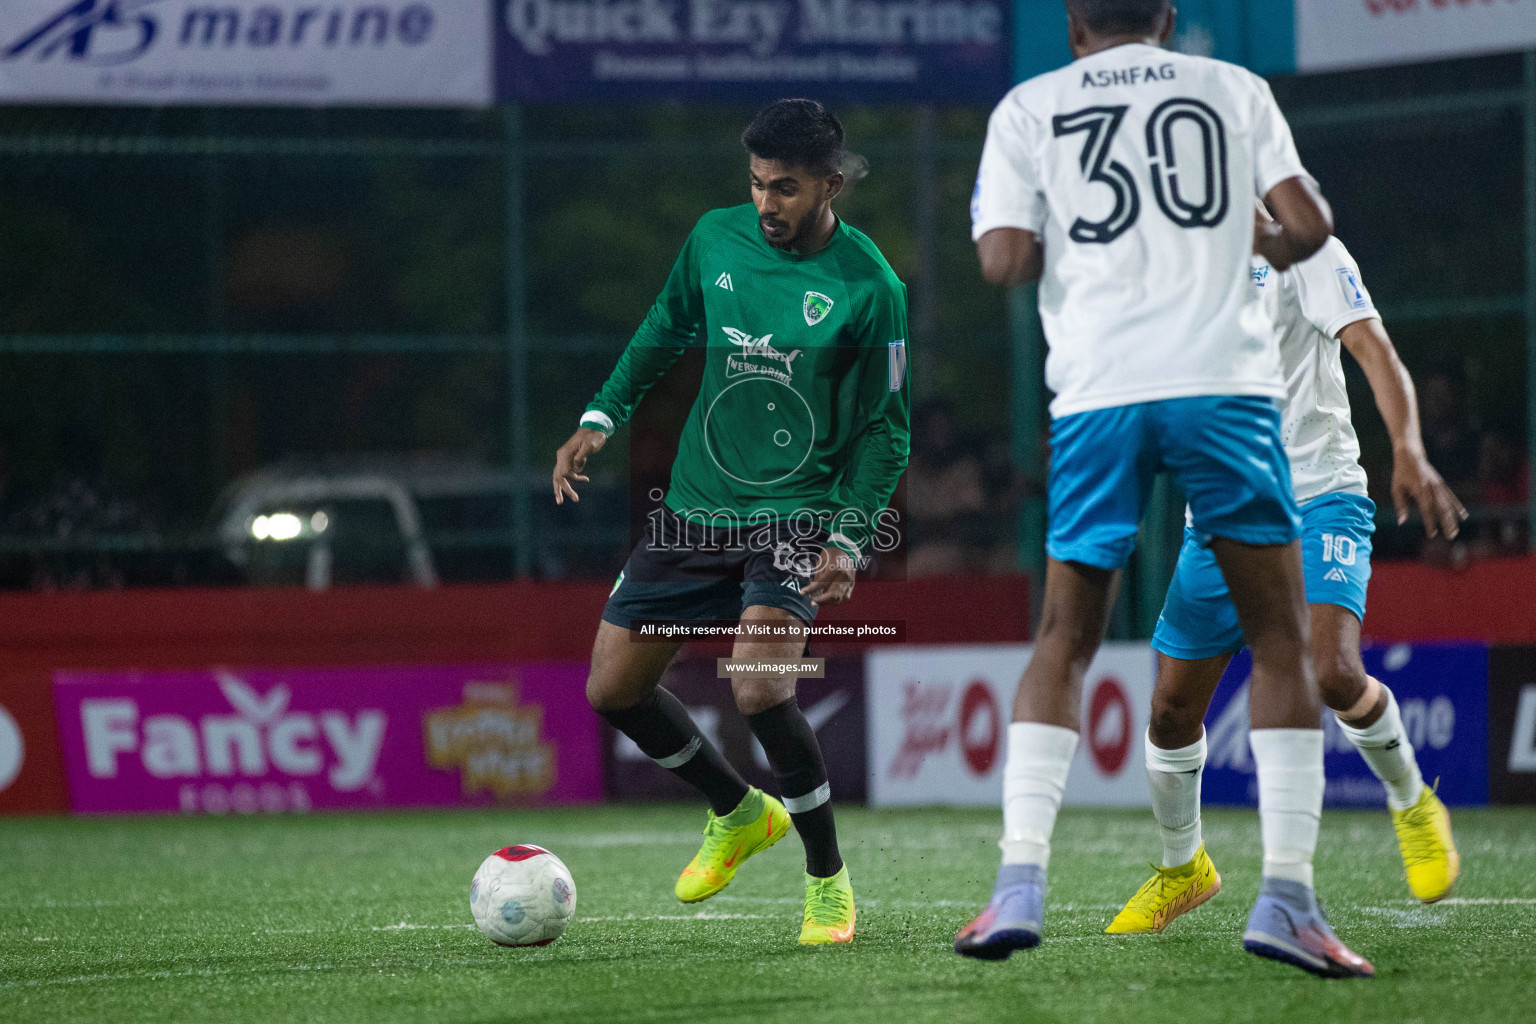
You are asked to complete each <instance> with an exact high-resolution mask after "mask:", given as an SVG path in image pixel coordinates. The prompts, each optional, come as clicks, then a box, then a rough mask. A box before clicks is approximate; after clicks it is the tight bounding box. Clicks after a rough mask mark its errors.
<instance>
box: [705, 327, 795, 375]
mask: <svg viewBox="0 0 1536 1024" xmlns="http://www.w3.org/2000/svg"><path fill="white" fill-rule="evenodd" d="M721 330H723V331H725V335H726V337H728V338H730V339H731V344H733V345H740V346H741V352H740V354H739V355H738V354H736V353H731V354H728V355H727V356H726V357H725V375H726V377H727V378H730V377H745V376H749V375H755V376H759V377H771V378H773V379H774V380H776V381H778V382H779V383H780V384H788V383H790V382H791V381H793V380H794V376H795V359H796V358H797V357H798V356H799V355H800V352H801V350H800V349H798V348H797V349H795V350H793V351H791V352H784V351H781V350H779V349H776V348H774V347H773V344H772V342H773V335H771V334H765V335H763V336H762V337H761V338H754V337H753V336H752V335H751V334H749V333H748V332H746V331H741V330H737V329H736V328H734V327H722V328H721ZM758 360H762V362H759V361H758Z"/></svg>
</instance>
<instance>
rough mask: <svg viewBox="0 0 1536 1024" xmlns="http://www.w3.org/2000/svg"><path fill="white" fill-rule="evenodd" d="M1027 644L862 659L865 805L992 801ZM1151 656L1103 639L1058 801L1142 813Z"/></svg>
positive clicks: (910, 650) (1141, 647)
mask: <svg viewBox="0 0 1536 1024" xmlns="http://www.w3.org/2000/svg"><path fill="white" fill-rule="evenodd" d="M1029 653H1030V646H1029V645H1028V644H1004V645H978V646H963V647H961V646H957V647H894V648H881V649H875V650H872V651H870V652H869V653H868V654H867V655H866V656H865V657H866V661H865V682H866V686H865V704H866V709H867V710H866V715H867V718H868V722H869V726H868V728H869V744H868V746H869V800H870V803H871V804H874V805H877V806H887V807H891V806H913V805H928V804H935V805H937V804H947V805H955V806H977V807H993V806H999V805H1001V803H1002V794H1003V762H1004V759H1005V757H1006V755H1007V746H1008V722H1009V719H1010V718H1011V712H1012V708H1013V697H1014V692H1015V690H1016V689H1017V687H1018V681H1019V676H1020V675H1021V674H1022V673H1023V671H1024V666H1025V664H1026V663H1027V662H1028V661H1029ZM1153 664H1154V663H1153V658H1152V650H1151V648H1150V647H1148V646H1147V644H1145V643H1111V644H1105V645H1104V646H1103V647H1102V648H1100V650H1099V654H1098V657H1096V658H1095V659H1094V661H1093V664H1092V665H1091V666H1090V667H1089V670H1088V675H1087V676H1086V678H1085V679H1084V681H1083V705H1082V715H1081V738H1080V739H1079V741H1078V746H1077V755H1076V757H1075V758H1074V760H1073V762H1072V770H1071V774H1070V775H1069V776H1068V777H1067V788H1066V793H1065V795H1064V802H1065V803H1067V804H1077V805H1086V806H1100V807H1145V806H1148V803H1149V801H1148V796H1147V779H1146V770H1145V753H1144V744H1145V737H1146V731H1147V715H1148V708H1149V706H1150V704H1151V699H1152V681H1153Z"/></svg>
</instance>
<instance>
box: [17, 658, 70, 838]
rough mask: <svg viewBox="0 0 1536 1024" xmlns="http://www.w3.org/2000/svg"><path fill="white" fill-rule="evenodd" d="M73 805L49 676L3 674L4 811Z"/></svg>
mask: <svg viewBox="0 0 1536 1024" xmlns="http://www.w3.org/2000/svg"><path fill="white" fill-rule="evenodd" d="M68 809H69V802H68V797H67V796H66V795H65V790H64V770H63V767H62V764H61V758H60V754H59V738H58V730H57V729H56V728H55V727H54V723H53V700H52V694H51V693H50V692H49V689H48V685H47V682H46V680H39V679H34V678H31V677H27V676H25V675H17V676H10V675H0V814H47V813H54V812H59V811H65V810H68Z"/></svg>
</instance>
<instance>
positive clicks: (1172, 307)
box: [971, 43, 1306, 416]
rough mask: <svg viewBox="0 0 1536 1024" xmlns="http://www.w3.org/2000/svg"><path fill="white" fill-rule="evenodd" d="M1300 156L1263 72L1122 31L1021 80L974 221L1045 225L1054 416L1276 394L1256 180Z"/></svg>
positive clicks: (1262, 189) (1297, 167) (1301, 171)
mask: <svg viewBox="0 0 1536 1024" xmlns="http://www.w3.org/2000/svg"><path fill="white" fill-rule="evenodd" d="M1305 174H1306V169H1305V168H1304V167H1303V166H1302V164H1301V158H1300V157H1299V156H1297V154H1296V144H1295V143H1294V142H1293V141H1292V139H1291V130H1290V127H1289V126H1288V125H1287V124H1286V122H1285V117H1284V115H1282V114H1281V113H1280V108H1279V107H1278V106H1277V105H1276V104H1275V99H1274V96H1273V95H1272V94H1271V93H1270V90H1269V85H1268V84H1267V83H1266V82H1265V81H1264V80H1263V79H1262V78H1260V77H1258V76H1257V75H1255V74H1253V73H1252V72H1249V71H1246V70H1244V69H1243V68H1240V67H1238V66H1236V65H1235V64H1227V63H1224V62H1222V61H1216V60H1211V59H1209V58H1206V57H1192V56H1189V55H1186V54H1180V53H1173V52H1170V51H1167V50H1162V49H1159V48H1158V47H1155V46H1147V45H1144V44H1139V43H1138V44H1131V45H1126V46H1116V47H1113V48H1111V49H1108V50H1104V51H1102V52H1100V53H1096V54H1094V55H1092V56H1089V57H1084V58H1083V59H1082V60H1078V61H1074V62H1073V63H1071V64H1069V65H1067V66H1066V67H1064V68H1061V69H1060V70H1057V71H1052V72H1050V73H1048V74H1044V75H1040V76H1038V77H1036V78H1032V79H1030V80H1029V81H1027V82H1025V83H1023V84H1022V85H1019V86H1017V87H1015V88H1014V89H1013V90H1012V91H1011V92H1009V93H1008V95H1007V96H1005V97H1004V98H1003V101H1002V102H1001V103H999V104H998V106H997V109H996V110H994V111H993V112H992V118H991V121H990V122H989V123H988V126H987V141H986V145H985V147H984V148H983V150H982V156H981V170H980V173H979V174H978V175H977V180H976V192H975V196H974V198H973V199H972V203H971V225H972V237H973V238H976V239H979V238H981V236H982V235H984V234H986V233H987V232H988V231H992V230H994V229H996V228H1023V229H1025V230H1028V231H1033V232H1034V233H1035V234H1036V235H1037V236H1038V237H1039V238H1040V240H1041V241H1042V242H1043V243H1044V246H1045V272H1044V276H1043V277H1042V278H1041V281H1040V298H1039V302H1040V316H1041V319H1042V321H1043V322H1044V326H1045V336H1046V341H1047V342H1048V344H1049V346H1050V355H1049V357H1048V358H1047V360H1046V383H1047V384H1048V385H1049V386H1050V388H1051V390H1053V391H1055V392H1056V398H1055V401H1053V402H1052V403H1051V414H1052V415H1053V416H1065V415H1068V414H1070V413H1076V412H1084V411H1086V410H1089V409H1101V408H1107V407H1110V406H1116V405H1128V404H1131V403H1134V402H1151V401H1157V400H1159V399H1165V398H1182V397H1186V396H1190V395H1261V396H1266V397H1271V398H1277V399H1278V398H1280V397H1281V396H1282V395H1283V394H1284V385H1283V382H1282V378H1281V374H1280V357H1279V354H1278V352H1277V351H1276V349H1275V343H1274V335H1273V331H1272V330H1271V328H1270V323H1269V321H1268V319H1267V318H1266V317H1265V315H1264V311H1263V309H1262V306H1261V304H1260V302H1259V296H1258V294H1257V293H1256V290H1255V289H1254V287H1253V285H1252V283H1251V280H1250V274H1249V266H1250V256H1251V254H1252V252H1253V197H1254V196H1255V195H1260V196H1263V195H1267V194H1268V193H1269V191H1270V189H1272V188H1274V187H1275V186H1276V185H1278V184H1279V183H1280V182H1282V181H1284V180H1285V179H1287V178H1293V177H1299V176H1302V175H1305Z"/></svg>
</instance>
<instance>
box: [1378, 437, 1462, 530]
mask: <svg viewBox="0 0 1536 1024" xmlns="http://www.w3.org/2000/svg"><path fill="white" fill-rule="evenodd" d="M1392 504H1393V505H1395V506H1397V525H1398V526H1402V525H1403V524H1404V523H1406V522H1407V521H1408V511H1409V507H1410V506H1411V505H1417V506H1418V507H1419V515H1421V516H1423V517H1424V532H1425V533H1426V534H1428V535H1429V536H1431V537H1436V536H1440V535H1441V534H1444V536H1445V539H1446V540H1455V539H1456V535H1457V534H1458V533H1460V532H1461V523H1462V520H1464V519H1466V518H1467V510H1466V509H1465V508H1463V507H1462V504H1461V502H1460V501H1459V500H1457V498H1456V495H1455V494H1454V493H1453V492H1452V491H1451V489H1450V488H1449V487H1448V486H1446V483H1445V481H1444V480H1442V479H1441V478H1440V474H1439V473H1437V472H1436V471H1435V467H1434V466H1431V465H1430V464H1429V460H1428V459H1426V458H1425V457H1424V456H1423V455H1422V454H1418V453H1401V452H1400V453H1398V454H1397V455H1396V456H1395V457H1394V458H1393V460H1392Z"/></svg>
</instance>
